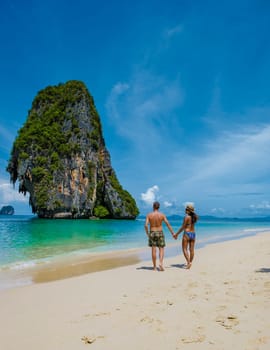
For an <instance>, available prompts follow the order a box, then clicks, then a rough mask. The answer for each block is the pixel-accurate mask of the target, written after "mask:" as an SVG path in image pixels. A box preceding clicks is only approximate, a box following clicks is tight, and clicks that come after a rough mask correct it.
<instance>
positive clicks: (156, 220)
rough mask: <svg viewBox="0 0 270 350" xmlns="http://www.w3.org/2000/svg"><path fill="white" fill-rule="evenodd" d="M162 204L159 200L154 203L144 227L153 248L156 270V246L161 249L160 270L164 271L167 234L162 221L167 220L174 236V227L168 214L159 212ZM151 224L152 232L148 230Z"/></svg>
mask: <svg viewBox="0 0 270 350" xmlns="http://www.w3.org/2000/svg"><path fill="white" fill-rule="evenodd" d="M159 207H160V204H159V202H154V203H153V212H151V213H149V214H148V215H147V216H146V220H145V224H144V228H145V232H146V234H147V236H148V245H149V247H151V248H152V261H153V268H154V271H156V270H157V265H156V260H157V253H156V248H157V247H158V249H159V268H160V271H164V267H163V258H164V247H165V245H166V244H165V236H164V233H163V230H162V223H163V222H165V224H166V225H167V227H168V229H169V230H170V232H171V234H172V236H174V232H173V229H172V227H171V225H170V224H169V221H168V220H167V218H166V216H165V215H164V214H162V213H160V212H159ZM149 225H150V232H149V231H148V226H149Z"/></svg>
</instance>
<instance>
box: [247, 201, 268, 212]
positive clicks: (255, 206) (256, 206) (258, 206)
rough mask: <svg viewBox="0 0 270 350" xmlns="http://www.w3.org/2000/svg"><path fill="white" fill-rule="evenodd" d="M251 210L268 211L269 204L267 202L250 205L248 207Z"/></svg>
mask: <svg viewBox="0 0 270 350" xmlns="http://www.w3.org/2000/svg"><path fill="white" fill-rule="evenodd" d="M249 207H250V208H251V209H262V210H265V209H266V210H269V209H270V203H269V202H268V201H262V202H261V203H259V204H251V205H250V206H249Z"/></svg>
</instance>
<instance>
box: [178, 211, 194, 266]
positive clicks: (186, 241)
mask: <svg viewBox="0 0 270 350" xmlns="http://www.w3.org/2000/svg"><path fill="white" fill-rule="evenodd" d="M197 220H198V215H197V214H196V213H195V211H194V207H193V205H191V204H188V205H187V206H186V216H185V217H184V220H183V223H182V226H181V227H180V228H179V230H178V231H177V232H176V234H175V235H174V238H175V239H177V238H178V235H179V234H180V233H181V232H182V231H184V233H183V238H182V250H183V254H184V256H185V258H186V261H187V265H186V268H187V269H190V268H191V264H192V261H193V258H194V247H195V239H196V233H195V223H196V222H197Z"/></svg>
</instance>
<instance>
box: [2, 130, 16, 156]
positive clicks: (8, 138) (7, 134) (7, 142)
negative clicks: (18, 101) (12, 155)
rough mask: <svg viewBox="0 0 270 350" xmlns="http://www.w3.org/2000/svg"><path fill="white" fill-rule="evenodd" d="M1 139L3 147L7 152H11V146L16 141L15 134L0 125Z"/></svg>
mask: <svg viewBox="0 0 270 350" xmlns="http://www.w3.org/2000/svg"><path fill="white" fill-rule="evenodd" d="M0 138H1V140H2V142H1V147H2V148H3V149H4V150H5V151H10V148H11V144H12V142H13V141H14V132H11V131H9V130H8V129H7V128H4V127H3V126H1V125H0Z"/></svg>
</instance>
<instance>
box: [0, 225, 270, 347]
mask: <svg viewBox="0 0 270 350" xmlns="http://www.w3.org/2000/svg"><path fill="white" fill-rule="evenodd" d="M269 246H270V232H267V233H261V234H258V235H254V236H250V237H245V238H243V239H238V240H234V241H226V242H222V243H214V244H210V245H207V246H206V247H204V248H202V249H197V250H196V251H195V260H194V263H193V266H192V268H191V269H190V270H186V269H184V268H183V263H184V259H183V256H177V257H167V258H165V261H164V262H165V264H164V265H165V271H164V272H154V271H152V262H151V260H150V259H149V260H147V261H140V262H138V263H135V264H133V265H128V266H126V265H125V266H121V267H117V268H114V269H111V270H103V271H99V272H92V273H88V274H85V275H80V276H76V277H72V278H66V279H62V280H56V281H53V282H44V283H35V284H32V285H29V286H22V287H20V288H13V289H10V290H3V291H1V293H0V294H1V298H0V308H1V314H0V344H1V348H3V349H8V350H15V349H18V348H19V349H20V350H28V349H34V348H38V349H39V350H49V349H58V350H62V349H63V350H64V349H65V350H73V349H78V350H80V349H85V347H86V346H91V348H93V349H96V350H107V349H109V348H111V349H119V350H124V349H129V350H135V349H136V350H137V349H138V348H141V349H144V350H150V349H153V348H155V349H158V350H163V349H170V350H171V349H172V350H182V349H184V350H196V349H199V348H200V349H204V350H213V349H224V350H227V349H230V348H231V347H232V346H233V347H234V348H236V349H245V350H266V349H269V346H270V335H269V327H270V318H269V312H270V298H269V296H270V279H269V276H270V265H269V261H270V260H269V258H270V252H269ZM149 257H150V255H149Z"/></svg>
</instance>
